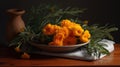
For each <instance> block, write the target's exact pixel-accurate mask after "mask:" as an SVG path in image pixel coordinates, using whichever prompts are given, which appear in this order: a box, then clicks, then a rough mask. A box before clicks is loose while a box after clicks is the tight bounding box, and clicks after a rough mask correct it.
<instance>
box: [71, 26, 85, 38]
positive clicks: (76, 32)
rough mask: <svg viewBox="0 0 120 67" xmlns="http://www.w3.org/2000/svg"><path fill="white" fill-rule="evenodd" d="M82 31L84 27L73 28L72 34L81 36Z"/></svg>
mask: <svg viewBox="0 0 120 67" xmlns="http://www.w3.org/2000/svg"><path fill="white" fill-rule="evenodd" d="M83 32H84V29H82V28H79V29H78V30H73V34H74V35H75V36H81V35H82V33H83Z"/></svg>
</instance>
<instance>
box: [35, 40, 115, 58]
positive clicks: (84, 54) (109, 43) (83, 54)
mask: <svg viewBox="0 0 120 67" xmlns="http://www.w3.org/2000/svg"><path fill="white" fill-rule="evenodd" d="M99 43H103V44H106V45H107V46H103V47H105V48H106V49H107V50H108V51H109V52H110V53H111V52H112V51H114V44H115V42H114V41H111V40H107V39H103V40H102V41H100V42H99ZM34 53H36V54H42V55H49V56H57V57H65V58H71V59H80V60H98V59H101V58H103V57H104V56H106V55H103V54H101V56H100V57H99V58H98V57H96V56H94V55H93V56H91V55H89V54H88V53H87V50H86V49H85V48H84V49H81V50H77V51H74V52H68V53H51V52H45V51H35V52H34Z"/></svg>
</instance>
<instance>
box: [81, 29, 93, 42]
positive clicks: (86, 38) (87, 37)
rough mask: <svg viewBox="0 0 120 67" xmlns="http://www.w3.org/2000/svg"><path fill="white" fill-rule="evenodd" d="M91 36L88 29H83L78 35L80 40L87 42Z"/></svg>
mask: <svg viewBox="0 0 120 67" xmlns="http://www.w3.org/2000/svg"><path fill="white" fill-rule="evenodd" d="M90 37H91V35H90V33H89V31H88V30H85V32H84V33H83V35H82V36H80V41H82V42H88V41H89V38H90Z"/></svg>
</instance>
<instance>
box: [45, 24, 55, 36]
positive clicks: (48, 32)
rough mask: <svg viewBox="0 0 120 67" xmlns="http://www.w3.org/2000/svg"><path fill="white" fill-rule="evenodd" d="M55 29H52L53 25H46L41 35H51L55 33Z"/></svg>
mask: <svg viewBox="0 0 120 67" xmlns="http://www.w3.org/2000/svg"><path fill="white" fill-rule="evenodd" d="M55 28H56V27H54V25H51V24H47V25H46V26H45V27H44V28H43V33H44V34H45V35H53V34H54V33H55V31H56V29H55Z"/></svg>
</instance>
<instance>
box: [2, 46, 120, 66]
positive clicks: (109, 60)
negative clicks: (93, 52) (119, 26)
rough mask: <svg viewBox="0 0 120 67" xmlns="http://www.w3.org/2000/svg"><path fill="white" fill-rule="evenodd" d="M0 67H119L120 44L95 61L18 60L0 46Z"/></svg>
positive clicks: (7, 49)
mask: <svg viewBox="0 0 120 67" xmlns="http://www.w3.org/2000/svg"><path fill="white" fill-rule="evenodd" d="M1 66H120V44H115V50H114V51H113V52H112V53H111V54H110V55H108V56H105V57H103V58H102V59H99V60H96V61H83V60H75V59H68V58H60V57H53V56H43V55H31V58H30V59H20V58H19V57H18V55H16V53H15V52H14V51H13V50H11V48H7V47H1V46H0V67H1Z"/></svg>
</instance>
